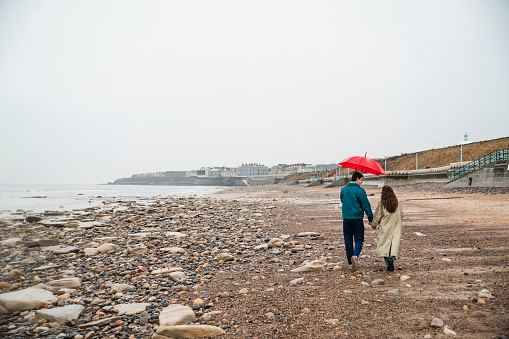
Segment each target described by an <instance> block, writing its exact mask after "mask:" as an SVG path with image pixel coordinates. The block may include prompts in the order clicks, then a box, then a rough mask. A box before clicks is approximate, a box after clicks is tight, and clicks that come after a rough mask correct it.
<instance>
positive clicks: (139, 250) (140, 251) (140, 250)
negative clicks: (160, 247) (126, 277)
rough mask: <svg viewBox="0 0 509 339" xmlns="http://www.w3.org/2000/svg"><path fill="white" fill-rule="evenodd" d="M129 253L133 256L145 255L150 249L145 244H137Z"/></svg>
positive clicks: (130, 248)
mask: <svg viewBox="0 0 509 339" xmlns="http://www.w3.org/2000/svg"><path fill="white" fill-rule="evenodd" d="M128 251H129V253H131V254H143V253H147V252H148V248H147V247H146V246H145V245H143V244H137V245H133V246H131V247H129V249H128Z"/></svg>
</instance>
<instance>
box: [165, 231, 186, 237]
mask: <svg viewBox="0 0 509 339" xmlns="http://www.w3.org/2000/svg"><path fill="white" fill-rule="evenodd" d="M166 237H167V238H185V237H187V234H185V233H180V232H166Z"/></svg>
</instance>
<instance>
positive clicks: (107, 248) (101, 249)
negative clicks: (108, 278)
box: [97, 243, 118, 253]
mask: <svg viewBox="0 0 509 339" xmlns="http://www.w3.org/2000/svg"><path fill="white" fill-rule="evenodd" d="M117 248H118V246H117V245H115V244H112V243H105V244H102V245H101V246H99V247H98V248H97V251H98V252H99V253H106V252H110V251H114V250H116V249H117Z"/></svg>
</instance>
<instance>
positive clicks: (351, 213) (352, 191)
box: [339, 182, 373, 222]
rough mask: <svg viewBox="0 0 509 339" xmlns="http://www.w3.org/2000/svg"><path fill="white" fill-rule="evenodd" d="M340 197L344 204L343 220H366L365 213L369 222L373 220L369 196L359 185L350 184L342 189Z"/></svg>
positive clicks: (342, 208) (342, 209)
mask: <svg viewBox="0 0 509 339" xmlns="http://www.w3.org/2000/svg"><path fill="white" fill-rule="evenodd" d="M339 197H340V199H341V203H342V206H341V211H342V213H343V219H364V212H366V215H367V216H368V221H369V222H371V221H372V220H373V211H372V210H371V204H370V203H369V200H368V196H367V195H366V191H365V190H364V188H361V187H360V186H359V184H357V183H356V182H351V183H349V184H348V185H346V186H345V187H343V188H342V189H341V194H340V195H339Z"/></svg>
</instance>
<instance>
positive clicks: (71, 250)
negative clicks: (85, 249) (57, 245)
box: [53, 246, 80, 255]
mask: <svg viewBox="0 0 509 339" xmlns="http://www.w3.org/2000/svg"><path fill="white" fill-rule="evenodd" d="M79 251H80V249H79V248H77V247H74V246H68V247H64V248H62V249H59V250H54V251H53V254H58V255H60V254H69V253H78V252H79Z"/></svg>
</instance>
